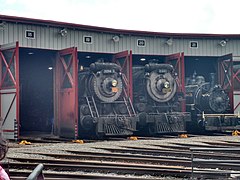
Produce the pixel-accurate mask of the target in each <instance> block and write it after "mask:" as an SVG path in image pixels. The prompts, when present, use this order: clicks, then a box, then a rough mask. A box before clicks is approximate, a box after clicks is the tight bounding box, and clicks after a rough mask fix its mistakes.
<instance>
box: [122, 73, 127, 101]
mask: <svg viewBox="0 0 240 180" xmlns="http://www.w3.org/2000/svg"><path fill="white" fill-rule="evenodd" d="M122 77H123V82H124V84H125V86H126V87H128V86H127V85H128V80H127V78H126V75H125V74H122ZM123 91H124V94H125V96H126V97H127V96H128V94H127V92H126V90H125V88H123Z"/></svg>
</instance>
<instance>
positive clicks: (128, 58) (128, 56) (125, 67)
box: [112, 51, 133, 101]
mask: <svg viewBox="0 0 240 180" xmlns="http://www.w3.org/2000/svg"><path fill="white" fill-rule="evenodd" d="M121 58H124V62H123V64H121V63H120V62H119V61H118V59H121ZM112 61H113V62H114V63H117V64H118V65H120V66H121V72H122V73H123V74H125V76H126V78H127V82H126V89H127V92H126V95H127V96H128V97H130V99H131V101H132V100H133V96H132V94H133V93H132V74H131V72H132V51H130V52H128V51H122V52H119V53H116V54H115V55H114V56H113V60H112Z"/></svg>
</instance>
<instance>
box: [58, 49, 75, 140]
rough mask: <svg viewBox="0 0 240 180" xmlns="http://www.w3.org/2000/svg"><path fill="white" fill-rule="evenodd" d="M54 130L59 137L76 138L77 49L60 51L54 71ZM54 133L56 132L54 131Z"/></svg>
mask: <svg viewBox="0 0 240 180" xmlns="http://www.w3.org/2000/svg"><path fill="white" fill-rule="evenodd" d="M54 98H55V99H54V106H55V110H54V111H55V112H54V117H55V123H56V124H55V126H54V127H55V128H56V129H57V133H58V135H59V136H61V137H65V138H77V137H78V62H77V48H75V47H73V48H68V49H64V50H60V51H59V52H58V53H57V58H56V69H55V96H54ZM55 132H56V131H55Z"/></svg>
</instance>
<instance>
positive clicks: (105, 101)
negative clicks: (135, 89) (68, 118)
mask: <svg viewBox="0 0 240 180" xmlns="http://www.w3.org/2000/svg"><path fill="white" fill-rule="evenodd" d="M123 75H124V74H122V73H121V72H120V66H119V65H117V64H115V63H109V62H95V63H92V64H91V65H90V67H89V68H85V69H84V70H82V71H79V74H78V78H79V87H78V89H79V92H78V97H79V100H78V101H79V125H80V127H79V134H80V136H81V137H97V138H101V137H106V136H128V135H132V134H133V132H134V131H135V130H136V115H135V111H134V109H133V106H132V104H131V101H130V98H129V97H127V95H126V93H124V92H126V90H125V88H126V87H125V83H124V81H123Z"/></svg>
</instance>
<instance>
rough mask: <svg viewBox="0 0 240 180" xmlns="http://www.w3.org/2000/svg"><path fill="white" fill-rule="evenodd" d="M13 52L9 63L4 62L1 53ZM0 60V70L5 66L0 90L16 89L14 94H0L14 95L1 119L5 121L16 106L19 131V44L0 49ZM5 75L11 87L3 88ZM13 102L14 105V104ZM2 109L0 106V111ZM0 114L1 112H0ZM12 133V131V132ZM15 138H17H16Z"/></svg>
mask: <svg viewBox="0 0 240 180" xmlns="http://www.w3.org/2000/svg"><path fill="white" fill-rule="evenodd" d="M9 50H11V51H13V53H12V57H11V58H10V59H9V61H6V59H5V57H4V56H3V54H2V51H9ZM0 55H1V57H0V59H1V62H0V67H1V69H2V66H3V64H4V65H5V66H6V72H5V73H4V74H2V73H3V72H1V76H2V75H3V76H2V77H1V83H0V89H1V90H4V89H16V92H1V93H0V94H14V97H13V99H12V101H11V103H10V106H9V108H8V111H7V113H6V116H5V117H3V118H4V121H5V120H6V119H7V116H8V114H9V112H10V110H11V108H12V106H14V105H15V106H16V117H15V118H16V121H17V123H18V129H19V124H20V123H19V43H18V42H16V44H15V45H14V47H13V46H12V45H11V46H10V47H6V48H4V49H3V50H1V49H0ZM11 65H13V66H14V71H15V73H14V74H15V76H14V75H13V73H12V72H11V69H10V66H11ZM7 74H9V76H10V78H11V80H12V82H13V84H14V85H11V86H5V87H3V84H4V81H5V78H6V76H7ZM0 100H1V99H0ZM14 101H16V102H15V104H14ZM1 108H2V107H1V106H0V109H1ZM0 113H1V112H0ZM0 115H1V114H0ZM7 131H8V130H4V132H7ZM13 132H14V130H13ZM19 134H20V132H19V130H18V131H17V136H18V137H19ZM18 137H17V138H18Z"/></svg>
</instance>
